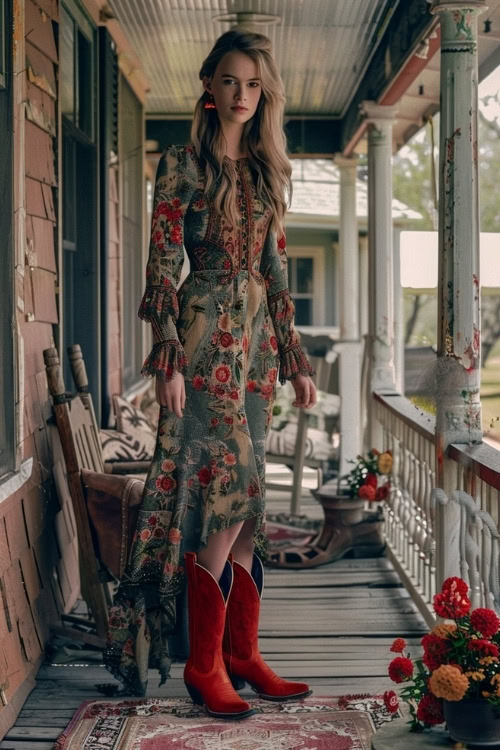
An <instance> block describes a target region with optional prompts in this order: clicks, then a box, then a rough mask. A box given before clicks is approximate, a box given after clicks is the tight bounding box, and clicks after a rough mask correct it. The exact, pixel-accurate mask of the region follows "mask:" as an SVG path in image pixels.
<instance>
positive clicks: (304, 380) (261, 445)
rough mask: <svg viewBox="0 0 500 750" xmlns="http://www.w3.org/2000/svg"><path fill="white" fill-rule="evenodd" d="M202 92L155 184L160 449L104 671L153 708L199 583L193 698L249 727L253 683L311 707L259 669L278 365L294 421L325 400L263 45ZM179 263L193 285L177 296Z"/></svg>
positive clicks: (238, 37)
mask: <svg viewBox="0 0 500 750" xmlns="http://www.w3.org/2000/svg"><path fill="white" fill-rule="evenodd" d="M200 79H201V80H202V82H203V87H204V92H203V95H202V96H201V97H200V99H199V101H198V103H197V105H196V109H195V113H194V119H193V126H192V132H191V139H192V145H190V146H170V147H169V148H167V149H166V151H165V152H164V153H163V155H162V157H161V159H160V163H159V166H158V172H157V178H156V188H155V197H154V211H153V219H152V234H151V245H150V256H149V261H148V266H147V271H146V276H147V286H146V292H145V295H144V298H143V300H142V303H141V307H140V310H139V316H140V317H141V318H142V319H143V320H146V321H149V322H150V323H151V325H152V330H153V337H154V346H153V350H152V352H151V354H150V356H149V357H148V359H147V360H146V362H145V364H144V368H143V374H146V375H152V376H154V377H155V378H156V395H157V400H158V402H159V403H160V406H161V409H160V420H159V427H158V441H157V447H156V451H155V455H154V458H153V462H152V466H151V470H150V472H149V475H148V478H147V481H146V488H145V493H144V498H143V502H142V505H141V510H140V516H139V522H138V527H137V530H136V534H135V536H134V544H133V549H132V554H131V560H130V563H129V566H128V569H127V574H126V576H125V578H124V580H122V582H121V585H120V588H119V590H118V592H117V594H116V597H115V600H114V607H113V608H112V611H111V613H110V614H111V616H110V632H109V645H108V649H107V652H106V657H105V661H106V665H107V667H108V669H110V670H111V671H112V672H113V673H114V674H115V675H116V676H117V677H118V678H119V679H121V680H122V681H124V682H125V685H126V688H127V689H128V690H129V691H131V692H133V693H135V694H139V695H143V694H144V693H145V690H146V684H147V668H148V664H149V666H150V667H157V668H158V669H159V670H160V672H161V676H162V682H161V683H160V684H162V683H163V682H164V681H165V679H166V677H167V675H168V671H169V667H170V662H171V657H172V656H173V655H174V653H173V652H174V651H175V650H176V648H175V646H173V645H172V644H173V642H174V636H175V635H176V627H175V626H176V612H175V608H176V607H175V605H176V597H177V596H178V595H179V593H181V592H182V591H183V589H184V587H185V583H186V578H187V582H188V596H189V606H188V610H189V643H190V653H189V658H188V661H187V663H186V667H185V670H184V679H185V683H186V687H187V689H188V691H189V693H190V695H191V697H192V698H193V700H194V701H195V702H196V703H199V704H201V705H205V707H206V710H207V712H208V713H210V714H211V715H214V716H218V717H221V718H244V717H246V716H250V715H251V714H252V713H254V712H253V711H252V709H251V707H250V705H249V704H248V703H247V702H246V701H244V700H242V699H241V697H240V696H239V695H238V694H237V692H236V689H235V688H239V687H241V686H243V685H244V684H245V682H248V683H249V684H250V685H251V686H252V687H253V688H254V690H255V691H256V692H257V693H258V694H259V695H260V696H261V697H262V698H265V699H268V700H285V699H290V698H298V697H303V696H305V695H308V694H309V693H310V691H309V688H308V686H307V685H306V684H305V683H291V682H286V681H285V680H282V679H281V678H279V677H278V676H277V675H275V673H274V672H272V670H271V669H270V668H269V667H268V666H267V665H266V664H265V663H264V662H263V660H262V657H261V656H260V654H259V652H258V645H257V628H258V615H259V604H260V597H261V593H262V585H263V568H262V563H261V561H260V557H259V556H258V555H256V554H255V552H254V549H255V546H256V545H257V550H258V552H259V553H260V556H262V555H264V554H265V549H264V545H265V534H264V527H265V510H264V504H265V497H264V494H265V437H266V433H267V429H268V427H269V424H270V420H271V410H272V405H273V402H274V398H275V393H276V385H277V383H276V381H277V379H278V365H279V380H280V382H281V383H284V382H285V381H286V380H288V379H291V381H292V384H293V387H294V389H295V394H296V400H295V402H294V405H295V406H299V407H303V408H310V407H312V406H314V404H315V403H316V388H315V386H314V383H313V381H312V380H311V377H310V376H311V375H313V374H314V372H313V370H312V368H311V365H310V362H309V361H308V360H307V358H306V357H305V355H304V353H303V351H302V349H301V347H300V338H299V336H298V334H297V332H296V331H295V329H294V325H293V318H294V312H295V310H294V305H293V302H292V300H291V297H290V293H289V290H288V282H287V257H286V245H285V236H284V233H283V220H284V215H285V211H286V203H285V194H286V191H287V190H288V192H290V190H291V181H290V175H291V166H290V163H289V161H288V159H287V156H286V152H285V137H284V133H283V109H284V101H285V98H284V94H283V84H282V81H281V78H280V76H279V74H278V72H277V70H276V67H275V63H274V61H273V59H272V56H271V52H270V42H269V39H267V37H265V36H262V35H261V34H254V33H250V32H244V31H239V30H232V31H229V32H227V33H225V34H223V35H222V36H221V37H220V38H219V39H218V40H217V42H216V44H215V46H214V48H213V50H212V51H211V53H210V54H209V56H208V57H207V58H206V60H205V61H204V63H203V65H202V68H201V71H200ZM183 246H185V247H186V251H187V253H188V256H189V259H190V265H191V272H190V274H189V276H188V277H187V278H186V280H185V281H184V283H183V284H182V286H181V287H180V289H179V290H178V291H176V287H177V284H178V282H179V278H180V273H181V268H182V264H183V260H184V251H183ZM228 558H229V559H228ZM183 563H184V564H183ZM178 619H179V618H177V621H178ZM177 630H178V627H177ZM167 636H168V638H169V642H170V647H171V648H170V651H171V653H170V654H169V650H168V648H167ZM177 650H178V652H179V653H180V652H181V649H177Z"/></svg>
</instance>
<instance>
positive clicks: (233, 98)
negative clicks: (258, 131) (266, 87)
mask: <svg viewBox="0 0 500 750" xmlns="http://www.w3.org/2000/svg"><path fill="white" fill-rule="evenodd" d="M203 84H204V86H205V89H206V90H207V91H209V92H210V93H211V94H213V97H214V101H215V106H216V108H217V113H218V115H219V118H220V120H225V121H227V122H235V123H241V124H244V123H245V122H247V121H248V120H250V119H251V118H252V117H253V116H254V114H255V112H256V110H257V105H258V103H259V99H260V97H261V94H262V86H261V82H260V78H259V70H258V66H257V63H256V62H255V61H254V60H252V58H250V57H248V55H245V54H244V53H243V52H238V51H233V52H228V53H227V54H226V55H224V57H223V58H222V59H221V61H220V62H219V64H218V65H217V68H216V69H215V73H214V75H213V76H212V79H211V80H210V79H209V78H204V80H203Z"/></svg>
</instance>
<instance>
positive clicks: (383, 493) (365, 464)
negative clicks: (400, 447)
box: [342, 448, 392, 502]
mask: <svg viewBox="0 0 500 750" xmlns="http://www.w3.org/2000/svg"><path fill="white" fill-rule="evenodd" d="M351 463H353V464H354V468H353V469H351V471H350V472H349V474H346V476H344V477H342V479H343V480H344V481H346V482H347V484H348V486H349V495H350V496H351V497H357V498H361V499H362V500H368V501H369V502H381V501H383V500H385V499H386V498H387V496H388V495H389V490H390V489H391V482H390V474H391V471H392V453H391V451H385V452H384V453H380V452H379V451H378V450H376V449H375V448H372V449H371V450H370V451H368V453H367V454H366V456H358V457H357V459H356V460H355V461H351Z"/></svg>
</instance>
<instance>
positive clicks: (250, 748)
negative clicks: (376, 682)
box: [54, 695, 398, 750]
mask: <svg viewBox="0 0 500 750" xmlns="http://www.w3.org/2000/svg"><path fill="white" fill-rule="evenodd" d="M251 703H252V706H253V708H255V710H256V712H257V713H256V714H255V716H252V717H250V718H249V719H244V720H242V721H223V720H220V719H213V718H210V717H208V716H207V715H206V714H205V712H204V710H203V709H201V708H199V707H197V706H194V705H193V704H192V703H191V701H190V700H189V699H187V698H165V699H162V698H149V699H148V698H145V699H144V698H143V699H137V700H126V701H100V700H92V701H86V702H85V703H82V705H81V706H80V707H79V708H78V710H77V711H76V713H75V715H74V717H73V719H72V720H71V722H70V724H69V726H68V727H67V728H66V729H65V731H64V732H63V733H62V734H61V735H60V736H59V738H58V740H57V742H56V744H55V745H54V750H168V749H169V748H175V749H176V750H295V748H297V749H298V748H300V750H370V747H371V737H372V736H373V734H374V732H375V731H376V730H377V729H378V728H379V727H380V726H382V725H383V724H385V723H387V722H389V721H391V720H392V719H393V718H395V717H397V716H398V714H389V713H388V711H387V710H386V708H385V706H384V701H383V699H382V697H381V696H369V695H348V696H341V697H336V698H322V697H321V696H311V697H309V698H305V699H304V700H302V701H296V702H294V703H278V704H275V703H269V702H266V701H262V700H259V699H258V698H256V699H255V700H254V699H252V700H251Z"/></svg>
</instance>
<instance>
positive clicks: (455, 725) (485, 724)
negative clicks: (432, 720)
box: [444, 698, 500, 747]
mask: <svg viewBox="0 0 500 750" xmlns="http://www.w3.org/2000/svg"><path fill="white" fill-rule="evenodd" d="M444 718H445V721H446V725H447V728H448V731H449V733H450V735H451V736H452V738H453V739H454V740H455V741H456V742H464V743H468V744H471V745H474V746H477V747H496V746H497V745H498V744H499V743H500V709H499V708H497V707H496V706H493V705H492V704H491V703H488V701H486V700H484V699H480V698H465V699H464V700H462V701H444Z"/></svg>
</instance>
